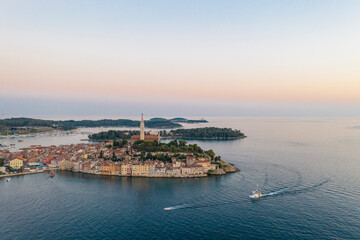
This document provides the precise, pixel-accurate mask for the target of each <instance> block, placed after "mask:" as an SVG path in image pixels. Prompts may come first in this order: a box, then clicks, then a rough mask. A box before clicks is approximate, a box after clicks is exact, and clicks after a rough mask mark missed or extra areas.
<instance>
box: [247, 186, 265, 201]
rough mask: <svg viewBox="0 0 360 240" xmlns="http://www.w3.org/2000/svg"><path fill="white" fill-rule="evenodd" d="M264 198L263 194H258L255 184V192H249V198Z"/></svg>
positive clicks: (257, 187)
mask: <svg viewBox="0 0 360 240" xmlns="http://www.w3.org/2000/svg"><path fill="white" fill-rule="evenodd" d="M263 196H265V194H264V193H262V192H260V190H259V185H258V184H256V190H255V191H252V192H251V195H250V196H249V197H250V198H251V199H258V198H261V197H263Z"/></svg>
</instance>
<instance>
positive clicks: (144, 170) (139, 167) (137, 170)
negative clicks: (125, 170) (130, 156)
mask: <svg viewBox="0 0 360 240" xmlns="http://www.w3.org/2000/svg"><path fill="white" fill-rule="evenodd" d="M131 172H132V173H131V175H132V176H148V175H149V173H150V166H149V165H148V164H133V165H131Z"/></svg>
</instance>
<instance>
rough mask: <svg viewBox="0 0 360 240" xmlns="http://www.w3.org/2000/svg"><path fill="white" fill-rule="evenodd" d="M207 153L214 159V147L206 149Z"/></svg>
mask: <svg viewBox="0 0 360 240" xmlns="http://www.w3.org/2000/svg"><path fill="white" fill-rule="evenodd" d="M205 153H206V154H207V155H209V156H210V157H211V160H214V157H215V153H214V151H213V150H212V149H210V150H207V151H205Z"/></svg>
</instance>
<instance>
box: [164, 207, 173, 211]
mask: <svg viewBox="0 0 360 240" xmlns="http://www.w3.org/2000/svg"><path fill="white" fill-rule="evenodd" d="M172 209H173V208H172V207H166V208H164V210H165V211H169V210H172Z"/></svg>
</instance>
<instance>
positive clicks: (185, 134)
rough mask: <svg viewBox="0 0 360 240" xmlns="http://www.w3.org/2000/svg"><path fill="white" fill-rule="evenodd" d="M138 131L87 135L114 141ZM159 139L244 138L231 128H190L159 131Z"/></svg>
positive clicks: (135, 133) (238, 131) (113, 131)
mask: <svg viewBox="0 0 360 240" xmlns="http://www.w3.org/2000/svg"><path fill="white" fill-rule="evenodd" d="M138 134H139V131H120V130H119V131H117V130H109V131H104V132H99V133H94V134H91V135H89V139H91V140H114V139H130V138H131V137H132V136H134V135H138ZM159 134H160V137H161V138H172V139H177V138H178V139H214V140H231V139H241V138H245V137H246V136H245V135H244V134H243V133H242V132H241V131H240V130H236V129H235V130H234V129H231V128H216V127H205V128H191V129H176V130H171V131H166V130H164V131H160V133H159Z"/></svg>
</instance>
